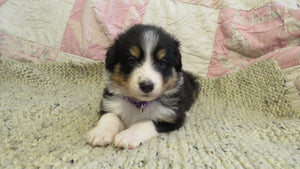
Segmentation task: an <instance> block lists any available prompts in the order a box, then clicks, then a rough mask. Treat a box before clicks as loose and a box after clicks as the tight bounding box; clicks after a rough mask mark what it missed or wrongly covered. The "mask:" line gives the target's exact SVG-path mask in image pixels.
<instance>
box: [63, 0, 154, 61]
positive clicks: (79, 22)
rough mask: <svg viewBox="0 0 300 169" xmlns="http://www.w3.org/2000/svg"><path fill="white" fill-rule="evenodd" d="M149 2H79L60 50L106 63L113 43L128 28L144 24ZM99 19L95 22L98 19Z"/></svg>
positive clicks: (81, 0)
mask: <svg viewBox="0 0 300 169" xmlns="http://www.w3.org/2000/svg"><path fill="white" fill-rule="evenodd" d="M148 1H149V0H130V1H126V2H125V1H120V0H103V1H92V2H90V3H91V4H89V1H87V0H77V1H76V3H75V5H74V7H73V10H72V12H71V16H70V19H69V22H68V24H67V27H66V30H65V33H64V36H63V39H62V44H61V48H60V49H61V50H62V51H64V52H68V53H72V54H76V55H80V56H84V57H87V58H90V59H94V60H104V59H105V53H106V49H107V47H108V46H109V45H110V43H111V41H112V40H113V39H114V38H115V37H116V36H117V35H118V34H119V33H120V32H122V31H123V30H124V29H125V28H126V27H128V26H130V25H133V24H137V23H141V22H142V18H143V15H144V13H145V8H146V6H147V3H148ZM95 18H96V19H95Z"/></svg>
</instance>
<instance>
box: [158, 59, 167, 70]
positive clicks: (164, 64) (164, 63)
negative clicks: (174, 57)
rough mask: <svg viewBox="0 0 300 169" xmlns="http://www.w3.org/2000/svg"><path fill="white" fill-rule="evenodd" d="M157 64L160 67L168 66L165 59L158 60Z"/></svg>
mask: <svg viewBox="0 0 300 169" xmlns="http://www.w3.org/2000/svg"><path fill="white" fill-rule="evenodd" d="M159 66H160V67H161V68H165V67H167V66H168V61H167V60H166V59H162V60H160V61H159Z"/></svg>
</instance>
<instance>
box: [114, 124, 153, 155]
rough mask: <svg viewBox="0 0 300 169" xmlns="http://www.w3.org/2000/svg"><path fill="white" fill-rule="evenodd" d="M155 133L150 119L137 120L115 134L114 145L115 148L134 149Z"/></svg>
mask: <svg viewBox="0 0 300 169" xmlns="http://www.w3.org/2000/svg"><path fill="white" fill-rule="evenodd" d="M157 134H158V133H157V131H156V129H155V127H154V124H153V122H152V121H144V122H139V123H136V124H134V125H132V126H130V127H129V128H128V129H126V130H124V131H122V132H121V133H119V134H117V135H116V137H115V140H114V145H115V147H117V148H126V149H134V148H136V147H138V146H139V145H141V144H143V143H144V142H146V141H147V140H150V139H151V138H153V137H155V136H157Z"/></svg>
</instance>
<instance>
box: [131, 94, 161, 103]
mask: <svg viewBox="0 0 300 169" xmlns="http://www.w3.org/2000/svg"><path fill="white" fill-rule="evenodd" d="M158 97H159V96H153V95H150V94H142V95H140V96H134V98H135V99H136V100H138V101H152V100H155V99H157V98H158Z"/></svg>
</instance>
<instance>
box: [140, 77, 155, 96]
mask: <svg viewBox="0 0 300 169" xmlns="http://www.w3.org/2000/svg"><path fill="white" fill-rule="evenodd" d="M139 86H140V89H141V90H142V91H143V92H144V93H150V92H151V91H152V90H153V88H154V84H153V82H152V81H149V80H148V81H142V82H140V83H139Z"/></svg>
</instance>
